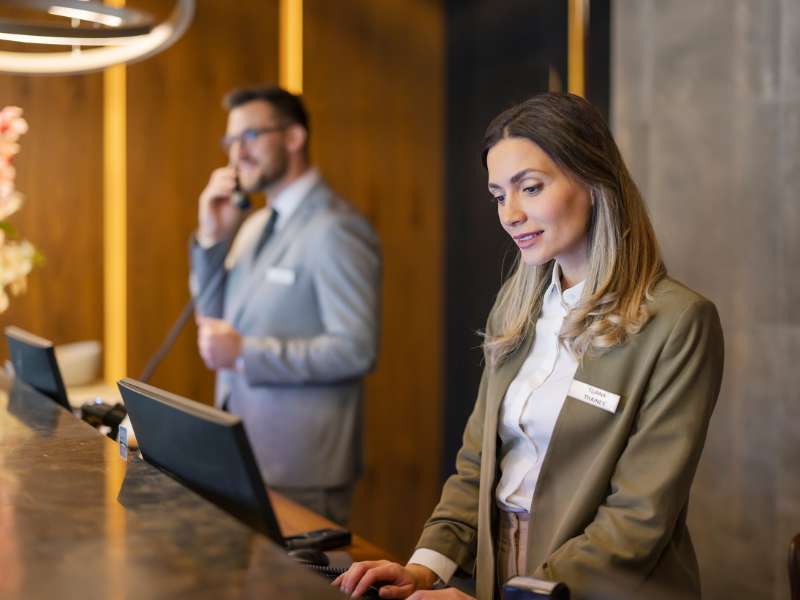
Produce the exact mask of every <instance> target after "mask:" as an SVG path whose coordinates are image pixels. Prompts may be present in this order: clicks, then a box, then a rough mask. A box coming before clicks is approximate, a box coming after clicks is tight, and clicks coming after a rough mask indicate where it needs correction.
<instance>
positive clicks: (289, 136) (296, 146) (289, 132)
mask: <svg viewBox="0 0 800 600" xmlns="http://www.w3.org/2000/svg"><path fill="white" fill-rule="evenodd" d="M307 141H308V131H307V130H306V128H305V127H303V126H302V125H300V124H299V123H293V124H291V125H289V127H287V128H286V149H287V150H288V151H289V152H291V153H293V154H294V153H298V152H302V151H303V150H304V149H305V147H306V142H307Z"/></svg>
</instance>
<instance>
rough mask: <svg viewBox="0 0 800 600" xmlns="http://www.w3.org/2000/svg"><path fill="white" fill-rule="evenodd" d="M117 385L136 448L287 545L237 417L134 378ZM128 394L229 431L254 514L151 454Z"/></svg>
mask: <svg viewBox="0 0 800 600" xmlns="http://www.w3.org/2000/svg"><path fill="white" fill-rule="evenodd" d="M117 385H118V387H119V390H120V394H121V395H122V399H123V402H124V403H125V407H126V409H127V410H128V415H129V416H130V419H131V425H132V427H133V430H134V432H135V434H136V439H137V443H138V446H139V450H140V451H141V453H142V456H143V457H144V459H145V460H146V461H147V462H149V463H150V464H152V465H154V466H156V467H157V468H159V469H160V470H162V471H164V472H165V473H167V474H169V475H170V476H171V477H173V478H174V479H176V480H178V481H180V482H181V483H182V484H183V485H185V486H186V487H188V488H189V489H191V490H193V491H194V492H195V493H197V494H199V495H200V496H203V497H204V498H206V499H207V500H209V501H210V502H212V503H213V504H216V505H217V506H219V507H220V508H222V509H223V510H225V511H226V512H228V513H230V514H231V515H232V516H234V517H236V518H237V519H239V520H240V521H242V522H243V523H245V524H246V525H248V526H250V527H251V528H253V529H255V530H256V531H258V532H260V533H262V534H264V535H265V536H267V537H268V538H269V539H271V540H272V541H273V542H275V543H277V544H279V545H281V546H284V547H285V546H286V543H285V539H284V537H283V534H282V533H281V529H280V526H279V524H278V521H277V519H276V517H275V512H274V511H273V509H272V503H271V502H270V500H269V495H268V494H267V490H266V486H265V485H264V480H263V478H262V476H261V472H260V470H259V469H258V465H257V463H256V460H255V456H254V454H253V450H252V448H251V446H250V441H249V440H248V439H247V434H246V432H245V429H244V425H243V423H242V420H241V419H240V418H239V417H237V416H235V415H232V414H230V413H226V412H224V411H221V410H218V409H216V408H213V407H211V406H206V405H205V404H201V403H200V402H196V401H194V400H190V399H189V398H184V397H183V396H179V395H177V394H172V393H170V392H167V391H165V390H162V389H160V388H157V387H155V386H151V385H148V384H146V383H142V382H141V381H138V380H136V379H132V378H125V379H121V380H120V381H118V382H117ZM131 393H132V394H135V395H136V396H138V397H140V398H141V397H143V398H147V399H148V400H149V401H152V402H157V403H158V404H160V405H161V406H163V407H164V408H166V409H167V410H170V411H177V412H180V413H182V414H184V415H188V416H190V417H193V418H195V419H201V420H204V421H207V422H211V423H214V424H217V425H221V426H224V427H225V428H226V429H228V430H229V431H231V434H232V435H233V438H234V442H235V446H236V449H237V451H238V454H239V457H240V460H241V461H242V466H243V467H244V471H245V473H246V476H247V479H248V481H247V483H248V484H249V486H250V488H251V491H252V493H253V495H254V497H255V499H256V500H257V503H258V505H259V510H258V512H257V514H253V513H250V512H245V511H243V510H241V509H240V508H239V507H237V506H236V505H235V504H233V503H231V502H229V501H226V499H225V498H222V497H220V496H219V495H217V494H212V493H209V492H208V490H205V489H203V488H202V487H201V486H200V485H199V484H196V483H194V482H190V481H187V480H185V479H184V478H183V477H181V476H180V475H179V474H178V473H175V472H174V471H173V470H172V469H170V467H169V466H168V465H166V464H164V461H162V460H159V458H158V457H157V456H153V454H152V453H150V452H149V449H148V442H147V437H148V436H147V428H146V426H145V425H144V423H143V422H141V420H140V419H139V416H138V415H137V410H136V408H135V406H132V404H135V402H134V403H130V402H129V397H128V394H131Z"/></svg>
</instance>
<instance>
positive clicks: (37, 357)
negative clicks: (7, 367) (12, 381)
mask: <svg viewBox="0 0 800 600" xmlns="http://www.w3.org/2000/svg"><path fill="white" fill-rule="evenodd" d="M6 339H7V340H8V350H9V353H10V354H11V363H12V364H13V365H14V373H15V377H16V378H17V379H19V380H21V381H24V382H25V383H27V384H28V385H29V386H31V387H32V388H34V389H36V390H37V391H39V392H41V393H42V394H44V395H45V396H48V397H49V398H52V399H53V400H54V401H55V402H56V403H57V404H60V405H61V406H63V407H64V408H66V409H67V410H69V411H71V410H72V409H71V408H70V405H69V402H68V401H67V389H66V388H65V387H64V380H63V379H62V378H61V371H60V370H59V368H58V363H57V362H56V354H55V352H54V350H53V343H52V342H51V341H50V340H46V339H44V338H41V337H39V336H37V335H34V334H32V333H30V332H28V331H25V330H24V329H20V328H19V327H14V326H9V327H6Z"/></svg>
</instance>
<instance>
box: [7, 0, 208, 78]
mask: <svg viewBox="0 0 800 600" xmlns="http://www.w3.org/2000/svg"><path fill="white" fill-rule="evenodd" d="M4 4H6V5H9V4H10V5H14V6H17V7H22V8H28V9H37V10H41V11H43V12H47V13H49V14H51V15H55V16H63V17H66V18H68V19H70V25H69V26H61V25H56V24H55V23H54V24H51V22H46V23H43V22H31V21H27V20H20V19H0V40H6V41H13V42H19V43H25V44H51V45H62V46H71V49H69V50H65V51H61V52H26V51H22V50H20V51H0V71H3V72H6V73H20V74H30V75H65V74H72V73H87V72H90V71H98V70H101V69H104V68H106V67H109V66H111V65H115V64H119V63H130V62H135V61H139V60H143V59H145V58H147V57H149V56H153V55H154V54H157V53H158V52H161V51H162V50H164V49H166V48H168V47H169V46H171V45H172V44H174V43H175V42H176V41H177V40H178V39H179V38H180V37H181V36H182V35H183V33H184V32H185V31H186V29H187V28H188V27H189V24H190V23H191V21H192V18H193V17H194V10H195V0H176V2H175V7H174V9H173V11H172V14H171V15H170V16H169V18H168V19H167V20H165V21H164V22H163V23H159V24H154V23H153V20H152V18H151V17H150V16H149V15H147V14H146V13H143V12H141V11H137V10H133V9H130V8H116V7H111V6H108V5H105V4H102V3H101V2H98V1H96V0H55V1H54V0H5V1H4ZM81 21H85V22H86V23H88V24H89V25H88V26H80V25H81ZM86 47H90V48H89V49H86Z"/></svg>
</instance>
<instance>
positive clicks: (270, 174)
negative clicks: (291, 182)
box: [243, 153, 289, 194]
mask: <svg viewBox="0 0 800 600" xmlns="http://www.w3.org/2000/svg"><path fill="white" fill-rule="evenodd" d="M288 170H289V159H288V156H287V155H286V154H285V153H281V154H280V155H278V156H276V157H275V161H274V163H273V165H272V168H270V169H268V170H267V169H265V170H264V171H263V172H262V173H261V174H260V175H259V176H258V179H257V180H256V182H255V183H254V184H253V185H251V186H249V187H248V188H247V189H245V190H243V191H244V193H246V194H254V193H256V192H265V191H267V190H268V189H269V188H270V187H272V186H273V185H274V184H275V183H277V182H278V181H280V180H281V179H283V178H284V177H285V176H286V172H287V171H288Z"/></svg>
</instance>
